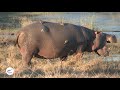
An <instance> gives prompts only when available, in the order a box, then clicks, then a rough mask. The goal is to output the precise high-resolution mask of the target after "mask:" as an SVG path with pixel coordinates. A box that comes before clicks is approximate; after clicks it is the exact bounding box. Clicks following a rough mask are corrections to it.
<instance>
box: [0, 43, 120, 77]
mask: <svg viewBox="0 0 120 90" xmlns="http://www.w3.org/2000/svg"><path fill="white" fill-rule="evenodd" d="M115 46H116V45H115ZM113 47H114V46H113ZM116 48H119V46H118V47H115V48H112V49H113V50H114V49H116ZM6 51H7V52H6ZM114 53H115V52H114ZM110 54H112V53H110ZM95 56H96V55H95V54H94V53H92V56H91V57H90V56H89V54H87V53H85V54H84V56H83V58H82V59H79V60H76V59H75V58H74V57H73V56H69V57H68V59H67V60H66V61H63V62H62V67H61V61H60V59H59V58H56V59H39V58H35V57H34V58H33V59H32V68H31V69H30V70H27V71H23V72H22V73H20V74H15V75H12V76H9V75H7V74H6V73H5V70H6V68H8V67H13V68H14V69H16V68H18V66H20V67H22V60H21V55H20V53H19V51H18V48H17V47H14V46H13V45H8V46H1V47H0V62H1V64H0V78H120V61H109V62H108V61H104V59H103V57H98V56H96V57H95ZM86 58H87V59H86Z"/></svg>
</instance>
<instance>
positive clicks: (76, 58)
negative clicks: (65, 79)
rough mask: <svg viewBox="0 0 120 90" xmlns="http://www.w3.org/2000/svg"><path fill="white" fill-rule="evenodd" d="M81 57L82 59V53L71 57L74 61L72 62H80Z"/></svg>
mask: <svg viewBox="0 0 120 90" xmlns="http://www.w3.org/2000/svg"><path fill="white" fill-rule="evenodd" d="M82 57H83V53H77V54H76V55H75V56H74V57H73V59H74V60H81V59H82Z"/></svg>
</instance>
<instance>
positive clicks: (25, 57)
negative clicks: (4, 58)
mask: <svg viewBox="0 0 120 90" xmlns="http://www.w3.org/2000/svg"><path fill="white" fill-rule="evenodd" d="M20 53H21V55H22V66H20V67H18V68H17V69H16V70H15V73H21V72H22V71H24V70H28V69H30V68H31V59H32V57H33V53H32V52H30V51H27V50H26V49H25V48H23V47H22V48H20ZM29 66H30V67H29Z"/></svg>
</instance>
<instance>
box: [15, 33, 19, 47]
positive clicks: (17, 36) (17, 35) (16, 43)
mask: <svg viewBox="0 0 120 90" xmlns="http://www.w3.org/2000/svg"><path fill="white" fill-rule="evenodd" d="M19 36H20V32H18V33H17V34H16V41H15V44H14V46H18V47H19V48H20V46H19V44H18V38H19Z"/></svg>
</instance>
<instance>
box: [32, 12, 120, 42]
mask: <svg viewBox="0 0 120 90" xmlns="http://www.w3.org/2000/svg"><path fill="white" fill-rule="evenodd" d="M32 19H33V20H45V21H52V22H62V21H63V22H66V23H72V24H75V25H83V26H84V25H86V24H90V23H92V24H93V27H94V28H95V29H96V30H100V31H106V32H107V33H110V34H114V35H116V37H117V38H118V40H120V12H62V13H58V12H57V13H53V14H45V15H42V16H35V17H32ZM114 31H118V32H114Z"/></svg>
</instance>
